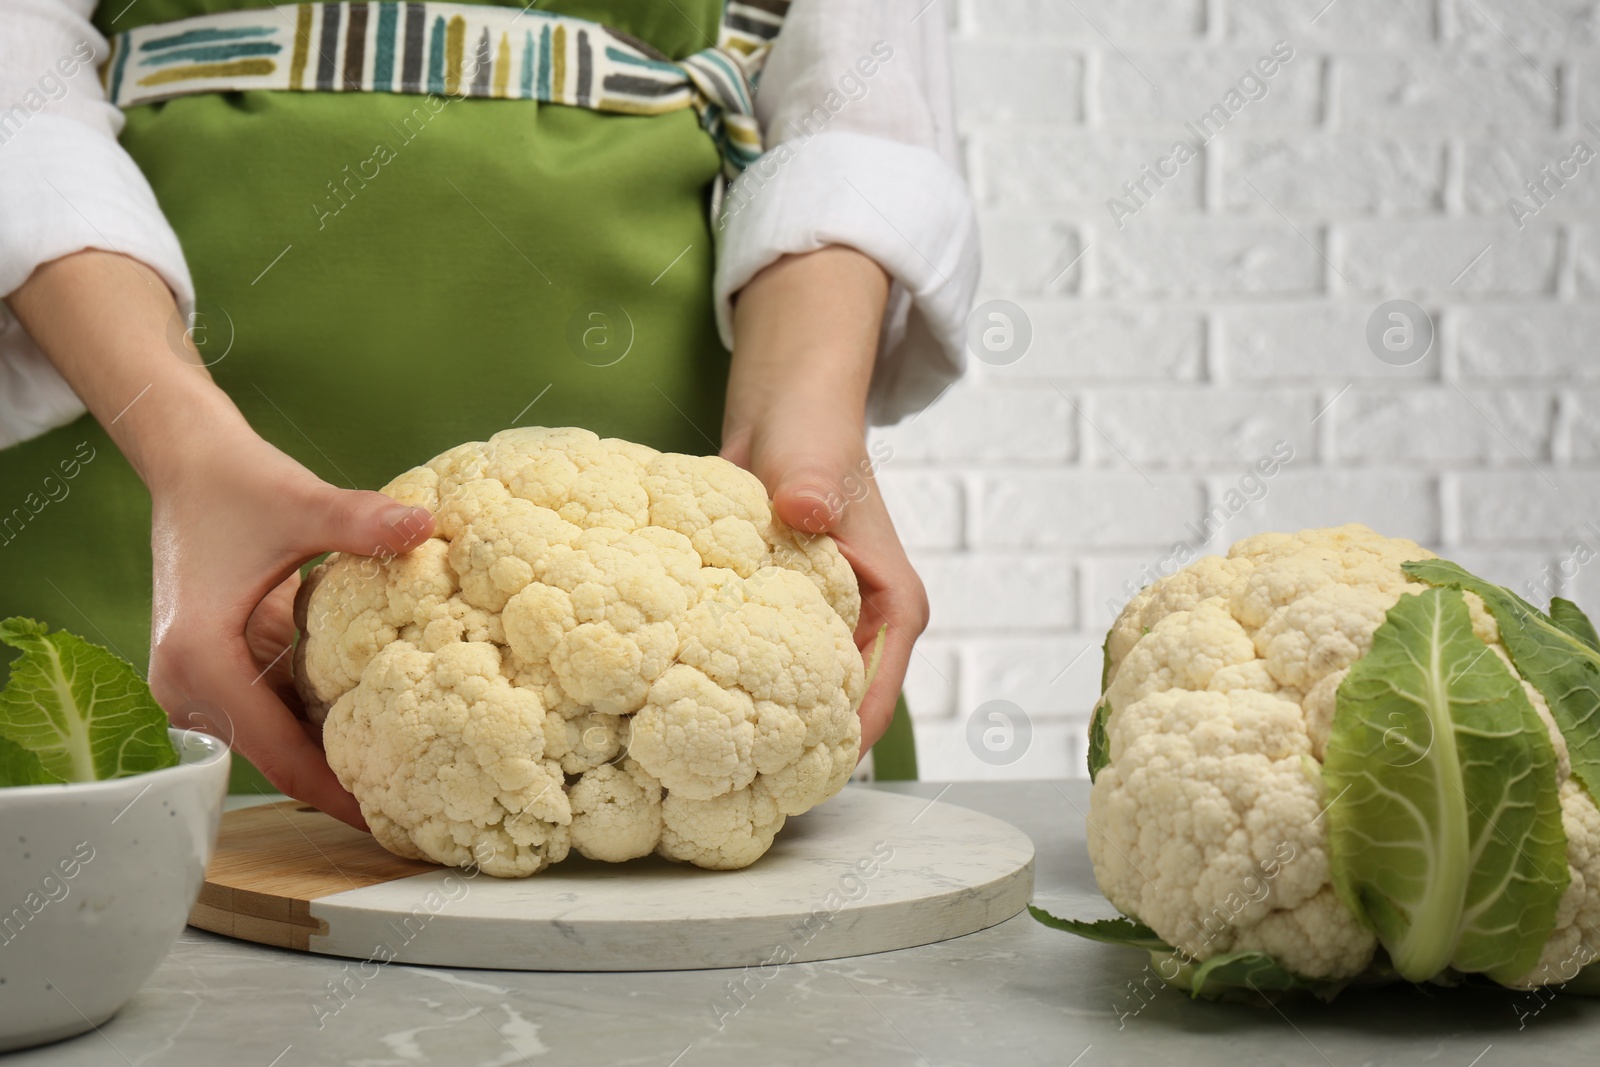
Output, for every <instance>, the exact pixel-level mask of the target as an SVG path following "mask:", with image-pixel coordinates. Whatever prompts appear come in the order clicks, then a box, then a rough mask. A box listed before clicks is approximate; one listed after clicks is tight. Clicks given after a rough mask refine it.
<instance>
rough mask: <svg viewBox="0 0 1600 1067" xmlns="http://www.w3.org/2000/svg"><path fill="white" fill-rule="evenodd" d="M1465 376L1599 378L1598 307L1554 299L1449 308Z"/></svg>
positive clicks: (1467, 378)
mask: <svg viewBox="0 0 1600 1067" xmlns="http://www.w3.org/2000/svg"><path fill="white" fill-rule="evenodd" d="M1447 317H1448V318H1450V319H1452V320H1453V322H1452V325H1451V328H1452V329H1453V332H1454V333H1455V335H1456V338H1457V352H1458V355H1457V362H1458V364H1459V367H1460V374H1461V377H1462V379H1463V380H1465V381H1489V382H1494V381H1505V380H1515V379H1547V380H1555V381H1567V380H1570V379H1582V380H1587V381H1600V358H1597V356H1596V352H1595V338H1596V337H1600V307H1595V306H1593V305H1586V304H1558V303H1554V302H1540V303H1518V304H1478V305H1475V306H1472V307H1462V308H1459V309H1454V310H1451V311H1450V312H1448V313H1447Z"/></svg>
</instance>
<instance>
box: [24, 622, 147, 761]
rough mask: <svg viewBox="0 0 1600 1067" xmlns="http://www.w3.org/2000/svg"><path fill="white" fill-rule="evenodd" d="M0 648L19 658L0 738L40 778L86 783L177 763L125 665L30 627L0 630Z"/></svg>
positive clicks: (71, 638) (141, 683) (77, 641)
mask: <svg viewBox="0 0 1600 1067" xmlns="http://www.w3.org/2000/svg"><path fill="white" fill-rule="evenodd" d="M0 641H4V642H5V643H6V644H8V645H11V646H12V647H14V648H17V649H20V650H21V652H22V655H20V656H18V657H17V658H16V659H15V660H13V661H12V663H11V679H10V681H9V682H8V683H7V684H6V687H5V689H4V690H3V691H0V737H5V738H8V739H9V740H10V741H12V742H14V743H15V744H16V745H18V746H20V747H22V748H24V749H27V750H29V751H30V752H32V753H33V755H34V756H35V757H36V758H37V760H38V762H39V764H40V766H41V768H42V769H43V771H44V772H45V773H46V774H48V775H51V776H52V777H53V778H54V779H55V780H58V781H66V782H88V781H94V780H96V779H101V778H121V777H124V776H126V775H130V774H139V773H142V772H144V771H153V770H159V769H160V768H162V767H170V766H172V765H173V764H175V763H177V762H178V753H177V750H176V749H174V748H173V747H172V741H171V740H170V739H169V738H168V736H167V716H166V713H165V712H163V711H162V710H161V705H159V704H157V703H156V701H155V698H154V697H152V696H151V695H150V687H149V685H147V684H146V683H145V680H144V679H143V678H141V677H140V676H139V672H138V671H136V670H134V669H133V665H132V664H130V663H128V661H127V660H124V659H122V658H121V657H120V656H117V655H115V654H114V653H112V652H110V651H108V650H107V649H104V648H101V647H100V646H99V645H91V644H90V643H89V642H87V641H85V640H83V639H82V638H81V637H77V636H75V635H73V634H69V633H65V632H57V633H50V629H49V627H47V626H45V625H44V624H43V623H39V622H35V621H34V620H32V619H24V618H10V619H6V620H5V621H4V622H0Z"/></svg>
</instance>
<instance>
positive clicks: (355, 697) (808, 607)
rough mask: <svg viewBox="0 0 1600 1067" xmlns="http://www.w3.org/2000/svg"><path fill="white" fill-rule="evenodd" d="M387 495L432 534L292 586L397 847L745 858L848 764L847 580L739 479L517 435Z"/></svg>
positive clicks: (532, 859) (338, 744) (493, 861)
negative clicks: (430, 520)
mask: <svg viewBox="0 0 1600 1067" xmlns="http://www.w3.org/2000/svg"><path fill="white" fill-rule="evenodd" d="M385 492H388V493H391V494H392V495H394V496H396V498H397V499H402V500H404V501H405V502H407V503H412V504H416V505H418V506H422V507H427V508H429V509H431V510H432V511H433V512H434V516H435V523H434V534H433V537H432V538H431V539H429V540H428V541H426V542H425V543H423V544H422V545H421V546H419V547H418V548H416V549H414V550H413V551H411V552H410V553H408V554H407V555H405V556H403V557H400V558H397V559H374V558H367V557H361V556H347V555H341V554H338V553H336V554H334V555H332V556H330V557H329V558H328V560H327V561H325V562H324V563H323V564H322V565H321V566H319V567H318V568H317V569H316V570H315V571H314V572H313V573H312V575H311V576H310V578H309V579H308V580H307V582H306V583H305V584H304V585H303V586H302V589H301V593H300V596H299V598H298V600H297V602H296V611H297V619H298V621H299V622H300V625H301V629H302V630H303V631H304V634H305V636H304V638H303V640H302V641H301V643H300V646H299V648H298V649H297V652H296V656H297V671H296V676H297V684H298V686H299V688H300V691H301V695H302V697H303V699H304V700H305V703H306V706H307V708H308V710H309V712H310V714H311V716H312V718H313V719H315V720H318V721H321V720H323V719H324V718H325V719H326V722H325V725H324V743H325V746H326V747H327V749H328V758H329V763H330V765H332V766H333V768H334V771H335V773H337V774H338V775H339V778H340V781H341V782H343V783H344V784H345V786H346V788H349V789H350V790H351V791H352V792H353V793H354V794H355V795H356V798H357V800H359V801H360V803H361V806H362V811H363V813H364V814H365V815H366V817H367V820H368V823H369V824H370V825H371V826H372V829H373V833H374V834H375V836H377V838H378V840H379V841H380V842H382V843H383V844H384V845H385V847H387V848H389V849H391V850H392V851H395V852H397V853H399V854H401V855H406V856H426V857H428V858H431V859H434V860H436V861H438V862H441V863H450V864H466V863H470V862H473V861H474V860H476V861H478V862H480V863H481V865H482V869H483V870H484V871H485V872H487V873H489V874H495V875H504V876H515V875H526V874H531V873H534V872H535V871H537V870H539V869H540V868H541V867H543V866H544V865H546V864H548V863H553V862H557V861H559V860H560V859H561V858H562V857H563V856H564V855H566V853H567V851H568V849H569V847H576V848H577V849H578V850H579V851H580V852H581V853H583V854H584V855H586V856H589V857H591V858H595V859H605V860H614V861H615V860H623V859H628V858H632V857H635V856H640V855H644V854H646V853H649V852H651V851H658V852H660V854H661V855H663V856H667V857H669V858H672V859H681V860H686V861H688V862H691V863H697V864H700V865H702V866H712V867H738V866H744V865H745V864H748V863H751V862H754V860H755V859H757V858H758V857H759V856H760V855H761V854H762V853H763V852H765V851H766V849H767V848H768V847H769V846H770V845H771V843H772V837H773V834H775V833H776V832H777V830H778V828H779V827H780V826H782V824H783V820H784V818H785V817H786V816H788V815H797V814H800V813H802V812H804V811H806V810H808V809H809V808H811V807H813V806H815V805H816V804H819V803H821V802H822V801H824V800H826V799H827V798H828V797H830V796H832V795H833V794H835V793H837V792H838V791H839V790H840V789H841V788H843V786H844V784H845V782H846V781H847V780H848V779H849V777H850V773H851V771H852V770H853V769H854V767H855V764H856V760H857V757H858V755H859V748H860V741H861V733H860V723H859V721H858V719H857V717H856V713H855V712H856V707H857V706H858V705H859V703H860V701H861V698H862V696H863V695H864V691H865V688H866V677H865V670H864V665H863V662H862V657H861V654H860V652H859V651H858V650H857V648H856V645H855V642H854V636H853V633H854V628H855V626H856V624H857V621H858V619H859V614H860V605H861V601H860V596H859V593H858V591H857V589H856V584H855V577H854V574H853V572H852V571H851V569H850V566H849V564H848V563H847V562H846V561H845V560H844V557H843V556H842V555H840V553H839V551H838V548H837V547H836V546H835V545H834V543H833V541H832V539H831V538H828V537H825V536H824V537H811V536H806V535H802V534H799V533H797V532H796V531H793V530H790V529H789V528H788V527H786V526H784V525H783V524H782V523H781V522H778V521H777V520H776V519H775V518H774V517H773V515H772V508H771V504H770V502H769V501H768V499H767V496H766V492H765V490H764V489H763V488H762V486H761V483H760V482H759V481H758V480H757V479H756V478H755V477H754V476H753V475H751V474H750V473H748V472H746V471H743V470H740V469H739V468H738V467H735V466H734V465H733V464H731V463H728V462H726V461H724V460H722V459H719V458H716V457H705V456H683V455H670V454H661V453H657V452H656V451H654V450H653V449H650V448H646V447H644V446H642V445H636V444H632V443H629V442H625V441H615V440H602V439H600V438H599V437H597V436H595V435H594V434H592V433H590V432H588V431H586V430H575V429H559V430H552V429H544V428H521V429H515V430H508V431H505V432H503V433H499V434H496V435H495V436H494V437H493V438H491V439H490V440H489V441H487V442H479V443H473V444H466V445H461V446H459V447H457V448H453V449H451V450H450V451H448V452H446V453H444V454H442V455H440V456H438V457H436V458H435V459H434V460H432V461H431V462H429V463H428V464H426V465H425V466H423V467H418V468H416V469H415V470H412V471H408V472H406V473H405V474H403V475H401V476H400V477H399V478H397V479H395V481H394V482H392V483H391V484H390V485H389V486H388V487H386V489H385ZM330 709H331V710H330ZM475 850H477V851H475ZM485 857H487V858H485Z"/></svg>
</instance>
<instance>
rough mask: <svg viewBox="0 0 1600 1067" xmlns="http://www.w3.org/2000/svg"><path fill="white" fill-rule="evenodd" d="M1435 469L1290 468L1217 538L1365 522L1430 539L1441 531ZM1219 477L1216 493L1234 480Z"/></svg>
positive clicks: (1221, 541) (1226, 540) (1382, 530)
mask: <svg viewBox="0 0 1600 1067" xmlns="http://www.w3.org/2000/svg"><path fill="white" fill-rule="evenodd" d="M1437 481H1438V480H1437V479H1436V478H1435V477H1434V476H1433V475H1431V474H1411V473H1391V472H1388V471H1351V470H1317V469H1300V470H1296V469H1293V467H1292V466H1291V469H1289V470H1285V471H1280V472H1279V473H1278V475H1277V476H1276V477H1274V478H1272V479H1270V480H1269V481H1268V482H1267V494H1266V496H1265V497H1263V498H1262V499H1260V500H1258V501H1255V502H1252V503H1250V504H1248V505H1246V506H1245V507H1244V508H1242V509H1240V510H1239V512H1238V513H1237V514H1236V516H1235V517H1234V518H1233V519H1232V520H1231V521H1229V522H1228V523H1227V525H1226V532H1225V533H1224V534H1223V535H1222V536H1221V537H1220V538H1219V539H1218V544H1220V545H1229V544H1232V543H1233V542H1235V541H1237V540H1239V539H1240V538H1243V537H1248V536H1250V535H1251V534H1257V533H1263V532H1265V531H1268V530H1284V531H1294V530H1304V529H1310V528H1313V527H1320V526H1342V525H1343V524H1345V523H1347V522H1362V523H1366V524H1367V525H1368V526H1370V527H1372V528H1373V529H1374V530H1377V531H1378V532H1379V533H1381V534H1385V535H1387V536H1389V537H1409V538H1411V539H1412V540H1415V541H1421V542H1423V543H1427V542H1430V541H1437V540H1438V539H1439V531H1440V511H1439V491H1438V484H1437ZM1235 484H1236V482H1235V481H1234V480H1230V479H1225V478H1219V479H1216V480H1215V482H1214V483H1213V485H1212V492H1213V494H1214V496H1213V499H1218V498H1220V497H1221V495H1222V494H1223V493H1224V492H1226V490H1227V489H1228V488H1230V487H1232V486H1234V485H1235Z"/></svg>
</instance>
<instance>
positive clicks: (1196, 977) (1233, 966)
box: [1187, 952, 1344, 1000]
mask: <svg viewBox="0 0 1600 1067" xmlns="http://www.w3.org/2000/svg"><path fill="white" fill-rule="evenodd" d="M1187 977H1188V981H1189V994H1190V995H1191V996H1195V997H1206V998H1218V997H1227V995H1228V994H1229V993H1230V992H1231V991H1234V990H1246V989H1248V990H1250V991H1251V992H1252V993H1258V994H1267V993H1287V992H1294V991H1304V992H1307V993H1315V994H1316V995H1317V996H1319V997H1321V998H1322V999H1323V1000H1332V999H1333V998H1334V995H1335V994H1337V993H1338V992H1339V990H1341V989H1343V988H1344V983H1342V982H1317V981H1312V980H1310V979H1306V978H1301V977H1300V976H1299V975H1296V974H1291V973H1289V972H1288V971H1286V970H1284V968H1283V966H1282V965H1281V964H1279V963H1278V961H1277V960H1275V959H1273V958H1272V957H1271V956H1269V955H1267V954H1266V953H1265V952H1230V953H1228V954H1226V955H1223V956H1212V957H1211V958H1210V959H1208V960H1206V961H1204V962H1203V963H1199V964H1197V965H1195V966H1193V967H1192V968H1191V969H1190V970H1189V972H1188V974H1187Z"/></svg>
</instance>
